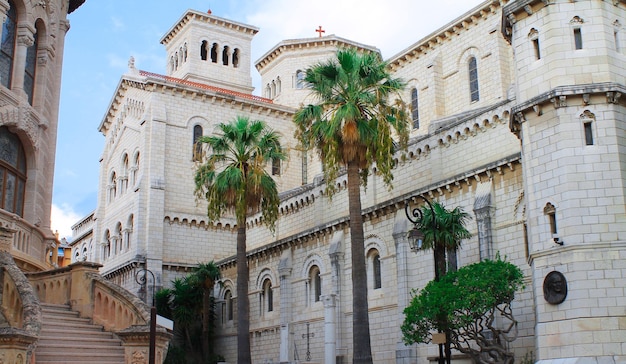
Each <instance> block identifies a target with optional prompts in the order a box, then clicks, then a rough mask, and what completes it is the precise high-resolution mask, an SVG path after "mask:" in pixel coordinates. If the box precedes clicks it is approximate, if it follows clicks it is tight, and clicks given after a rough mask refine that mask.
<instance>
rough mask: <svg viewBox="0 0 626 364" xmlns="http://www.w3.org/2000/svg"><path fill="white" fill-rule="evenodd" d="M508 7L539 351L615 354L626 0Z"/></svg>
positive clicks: (596, 358) (620, 332)
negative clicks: (625, 3) (625, 1)
mask: <svg viewBox="0 0 626 364" xmlns="http://www.w3.org/2000/svg"><path fill="white" fill-rule="evenodd" d="M503 15H504V17H503V18H504V19H505V22H504V24H503V31H504V33H505V35H506V36H507V37H509V40H510V42H511V44H512V45H513V47H514V50H515V51H514V54H515V65H516V72H517V95H516V96H517V105H516V106H515V107H514V108H512V110H511V115H512V118H511V125H510V126H511V129H512V131H513V132H514V133H516V134H517V136H518V137H519V139H520V141H521V144H522V160H523V162H522V165H523V173H524V187H525V195H524V198H525V202H526V204H525V205H526V211H525V213H526V220H527V232H528V234H527V248H528V250H529V257H530V258H529V261H530V263H531V266H532V270H533V277H532V279H533V281H532V289H533V290H534V295H535V297H536V305H537V306H536V320H537V322H536V330H535V332H536V348H537V352H536V357H537V359H538V360H540V361H541V362H547V361H553V360H556V359H559V360H564V359H566V358H572V359H573V361H571V362H572V363H573V362H576V361H581V360H585V362H587V363H592V362H596V363H597V362H601V361H605V360H608V361H607V362H614V360H615V355H620V354H621V353H623V341H624V338H625V337H626V326H624V325H623V320H624V307H623V302H624V301H625V300H626V297H625V294H624V281H623V278H622V277H623V269H624V263H623V262H624V258H626V256H625V254H624V250H625V248H626V243H625V241H626V235H624V226H626V214H625V206H626V205H625V191H626V186H625V183H626V179H625V178H624V176H625V173H626V162H625V159H624V152H623V150H624V145H625V144H626V136H625V135H624V126H623V123H624V114H625V112H626V108H625V107H624V100H623V98H620V96H621V95H622V94H623V93H624V92H625V91H626V88H625V87H624V85H625V78H626V72H624V66H623V65H624V64H625V61H626V52H625V49H624V48H623V44H624V42H623V41H624V30H623V28H622V23H623V21H624V19H625V18H626V9H625V7H624V2H622V1H612V2H606V1H575V2H574V1H566V0H552V1H515V2H511V3H509V4H508V5H506V6H505V7H504V14H503ZM620 306H621V307H620ZM620 322H621V323H622V324H620Z"/></svg>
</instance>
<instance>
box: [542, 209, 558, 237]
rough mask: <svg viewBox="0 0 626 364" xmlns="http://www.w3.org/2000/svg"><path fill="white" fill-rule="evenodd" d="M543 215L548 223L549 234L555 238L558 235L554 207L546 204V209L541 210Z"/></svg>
mask: <svg viewBox="0 0 626 364" xmlns="http://www.w3.org/2000/svg"><path fill="white" fill-rule="evenodd" d="M543 213H544V214H545V215H546V216H547V217H548V223H549V224H550V234H551V235H552V237H553V238H556V237H557V234H558V230H557V226H556V207H554V205H553V204H551V203H549V202H548V203H547V204H546V207H544V208H543Z"/></svg>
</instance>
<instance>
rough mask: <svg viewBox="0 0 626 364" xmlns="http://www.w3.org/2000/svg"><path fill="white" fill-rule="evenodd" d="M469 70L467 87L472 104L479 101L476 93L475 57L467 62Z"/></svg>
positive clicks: (476, 67) (476, 73)
mask: <svg viewBox="0 0 626 364" xmlns="http://www.w3.org/2000/svg"><path fill="white" fill-rule="evenodd" d="M468 68H469V86H470V99H471V101H472V102H474V101H478V100H480V95H479V93H478V65H477V63H476V57H471V58H470V59H469V62H468Z"/></svg>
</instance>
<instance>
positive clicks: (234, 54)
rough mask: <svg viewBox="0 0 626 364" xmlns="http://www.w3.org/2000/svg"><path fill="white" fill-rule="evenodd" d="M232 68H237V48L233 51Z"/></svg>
mask: <svg viewBox="0 0 626 364" xmlns="http://www.w3.org/2000/svg"><path fill="white" fill-rule="evenodd" d="M233 67H235V68H237V67H239V48H235V50H234V51H233Z"/></svg>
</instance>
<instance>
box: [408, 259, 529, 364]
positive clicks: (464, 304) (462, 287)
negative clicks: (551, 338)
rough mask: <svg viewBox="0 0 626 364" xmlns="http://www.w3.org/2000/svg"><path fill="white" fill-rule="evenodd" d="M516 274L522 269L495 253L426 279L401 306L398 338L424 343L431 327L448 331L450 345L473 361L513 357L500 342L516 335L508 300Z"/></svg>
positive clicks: (428, 339) (517, 280) (519, 280)
mask: <svg viewBox="0 0 626 364" xmlns="http://www.w3.org/2000/svg"><path fill="white" fill-rule="evenodd" d="M522 280H523V274H522V271H521V270H520V269H519V268H518V267H517V266H515V265H513V264H511V263H509V262H506V261H504V260H502V259H500V257H499V256H498V257H497V258H496V260H484V261H482V262H479V263H474V264H471V265H468V266H465V267H462V268H460V269H459V270H458V271H456V272H450V273H448V274H447V275H445V276H443V277H441V278H440V279H439V281H434V280H433V281H431V282H429V283H428V284H427V285H426V287H424V289H422V290H421V291H419V294H416V295H414V296H413V299H412V300H411V303H410V304H409V306H408V307H407V308H406V309H405V310H404V314H405V319H404V323H403V324H402V327H401V329H402V335H403V339H404V342H405V343H407V344H413V343H429V342H431V340H432V333H433V332H434V331H438V332H449V334H450V335H449V337H450V344H451V345H452V347H453V348H454V349H456V350H458V351H460V352H462V353H465V354H469V355H470V356H471V357H472V359H473V360H474V361H475V362H476V363H494V362H497V363H507V364H510V363H513V361H514V355H513V353H512V352H511V351H509V350H508V348H507V345H506V343H507V342H510V341H513V340H515V338H516V337H517V321H516V320H515V318H514V316H513V313H512V310H511V302H512V301H513V299H514V298H515V292H516V291H517V290H518V289H520V288H522V287H523V282H522ZM442 318H443V319H442Z"/></svg>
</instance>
